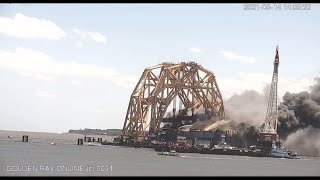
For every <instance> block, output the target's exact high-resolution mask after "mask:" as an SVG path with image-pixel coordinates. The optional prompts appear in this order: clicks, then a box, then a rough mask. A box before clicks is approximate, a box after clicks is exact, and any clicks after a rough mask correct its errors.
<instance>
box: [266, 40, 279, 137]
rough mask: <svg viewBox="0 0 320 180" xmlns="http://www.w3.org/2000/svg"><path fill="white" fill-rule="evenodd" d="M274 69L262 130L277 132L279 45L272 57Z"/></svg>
mask: <svg viewBox="0 0 320 180" xmlns="http://www.w3.org/2000/svg"><path fill="white" fill-rule="evenodd" d="M273 64H274V69H273V76H272V81H271V88H270V94H269V101H268V109H267V114H266V117H265V125H264V129H263V132H266V133H275V134H276V133H277V122H278V104H277V103H278V102H277V100H278V94H277V92H278V67H279V47H278V46H277V48H276V55H275V59H274V63H273Z"/></svg>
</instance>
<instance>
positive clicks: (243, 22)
mask: <svg viewBox="0 0 320 180" xmlns="http://www.w3.org/2000/svg"><path fill="white" fill-rule="evenodd" d="M319 17H320V5H319V4H312V7H311V10H306V11H303V10H302V11H297V10H293V11H290V10H280V11H276V10H270V11H263V10H260V11H247V10H244V7H243V4H1V5H0V84H1V86H0V87H1V88H0V129H5V130H24V131H47V132H60V133H61V132H66V131H68V130H69V129H79V128H99V129H106V128H122V126H123V123H124V118H125V115H126V111H127V106H128V103H129V99H130V95H131V93H132V91H133V88H134V86H135V85H136V83H137V82H138V79H139V77H140V75H141V74H142V72H143V70H144V69H145V68H146V67H149V66H154V65H157V64H159V63H161V62H163V61H171V62H181V61H196V62H198V63H199V64H201V65H202V66H203V67H205V68H207V69H210V70H211V71H213V72H214V74H215V75H216V79H217V82H218V85H219V87H220V90H221V93H222V96H223V98H224V99H227V98H229V97H230V96H231V95H232V94H234V93H241V92H243V91H244V90H246V89H250V90H251V89H253V90H257V91H260V92H262V89H263V87H264V86H265V85H266V84H270V81H271V77H272V71H273V60H274V54H275V48H276V45H279V48H280V67H279V96H280V97H282V95H283V94H284V93H285V91H290V92H299V91H302V90H308V86H309V85H310V84H312V83H313V78H314V77H316V76H319V72H320V54H319V52H320V35H319V32H320V21H319Z"/></svg>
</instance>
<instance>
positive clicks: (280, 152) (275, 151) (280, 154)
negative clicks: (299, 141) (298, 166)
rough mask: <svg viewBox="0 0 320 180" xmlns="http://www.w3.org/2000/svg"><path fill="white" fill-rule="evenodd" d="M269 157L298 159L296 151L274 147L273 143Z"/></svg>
mask: <svg viewBox="0 0 320 180" xmlns="http://www.w3.org/2000/svg"><path fill="white" fill-rule="evenodd" d="M270 157H274V158H286V159H300V157H297V155H296V153H292V152H291V151H288V150H286V149H283V148H279V147H276V146H274V145H273V146H272V149H271V153H270Z"/></svg>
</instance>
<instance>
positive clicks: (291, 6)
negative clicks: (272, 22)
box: [243, 3, 311, 11]
mask: <svg viewBox="0 0 320 180" xmlns="http://www.w3.org/2000/svg"><path fill="white" fill-rule="evenodd" d="M243 9H244V10H252V11H258V10H263V11H281V10H284V11H290V10H298V11H304V10H311V4H309V3H288V4H278V3H274V4H273V3H267V4H260V3H245V4H243Z"/></svg>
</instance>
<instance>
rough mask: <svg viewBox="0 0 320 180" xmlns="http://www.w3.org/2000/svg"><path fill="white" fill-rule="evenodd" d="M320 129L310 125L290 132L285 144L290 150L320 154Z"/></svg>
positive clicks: (307, 153) (312, 154) (305, 153)
mask: <svg viewBox="0 0 320 180" xmlns="http://www.w3.org/2000/svg"><path fill="white" fill-rule="evenodd" d="M319 139H320V129H316V128H314V127H312V126H308V127H307V128H304V129H299V130H297V131H296V132H295V133H292V134H290V135H289V136H288V137H287V139H286V141H285V142H284V144H283V145H284V146H285V147H286V148H288V149H290V150H293V151H295V152H297V153H298V154H303V155H307V156H320V141H319Z"/></svg>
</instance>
